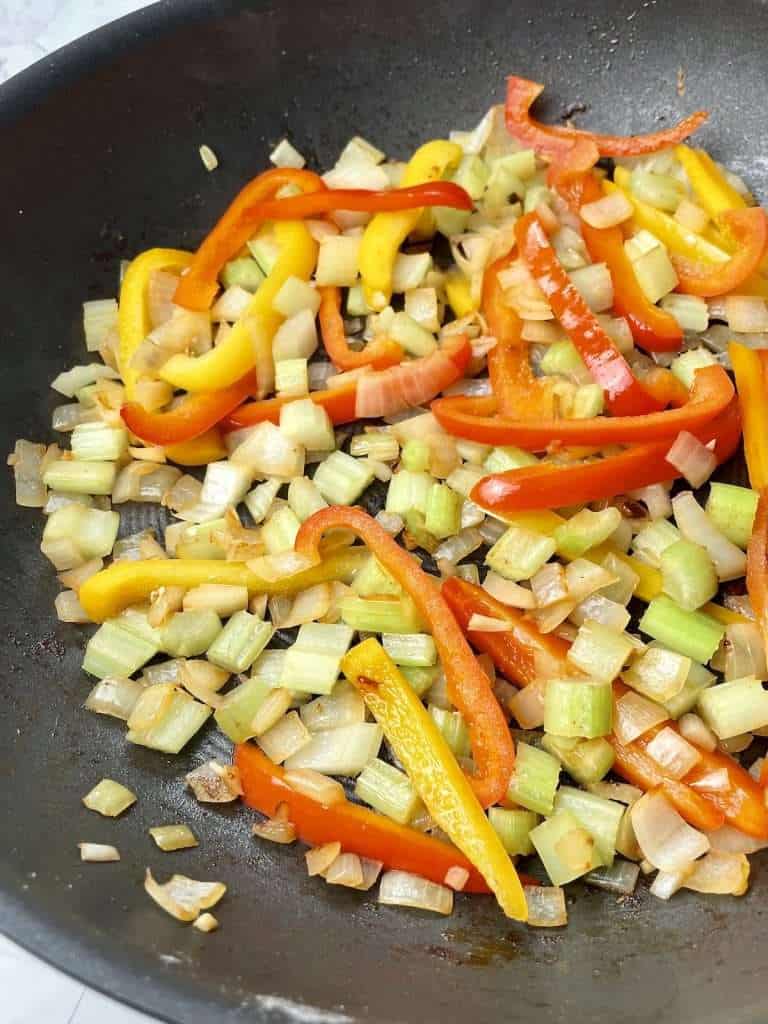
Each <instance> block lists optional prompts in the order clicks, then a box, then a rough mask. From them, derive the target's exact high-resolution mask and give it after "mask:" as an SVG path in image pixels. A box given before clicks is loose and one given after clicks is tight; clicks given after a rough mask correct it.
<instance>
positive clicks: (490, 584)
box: [483, 569, 536, 609]
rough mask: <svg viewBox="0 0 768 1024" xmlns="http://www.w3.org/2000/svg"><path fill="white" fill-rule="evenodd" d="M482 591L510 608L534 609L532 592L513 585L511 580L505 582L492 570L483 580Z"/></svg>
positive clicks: (516, 584) (534, 600)
mask: <svg viewBox="0 0 768 1024" xmlns="http://www.w3.org/2000/svg"><path fill="white" fill-rule="evenodd" d="M483 590H485V591H487V592H488V593H489V594H490V595H491V597H495V598H496V600H497V601H501V603H502V604H508V605H510V606H511V607H512V608H526V609H530V608H535V607H536V598H535V597H534V595H533V593H532V591H530V590H528V588H527V587H521V586H520V584H519V583H513V582H512V580H505V579H504V577H503V576H500V575H499V574H498V573H497V572H495V571H494V570H493V569H491V571H490V572H489V573H488V574H487V575H486V577H485V579H484V580H483Z"/></svg>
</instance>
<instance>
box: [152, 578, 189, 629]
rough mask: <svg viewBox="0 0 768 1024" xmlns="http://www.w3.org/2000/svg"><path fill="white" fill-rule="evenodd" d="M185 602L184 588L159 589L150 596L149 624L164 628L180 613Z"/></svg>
mask: <svg viewBox="0 0 768 1024" xmlns="http://www.w3.org/2000/svg"><path fill="white" fill-rule="evenodd" d="M183 601H184V587H159V588H158V589H157V590H155V591H153V592H152V594H151V595H150V599H149V603H150V608H149V611H148V613H147V622H148V623H149V625H150V626H162V625H163V623H164V622H165V621H166V620H167V619H168V618H170V616H171V615H173V613H174V612H180V611H181V608H182V604H183Z"/></svg>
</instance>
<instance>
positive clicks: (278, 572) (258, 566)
mask: <svg viewBox="0 0 768 1024" xmlns="http://www.w3.org/2000/svg"><path fill="white" fill-rule="evenodd" d="M246 564H247V566H248V568H249V569H250V570H251V571H252V572H255V573H257V574H258V575H260V576H263V577H264V579H266V580H268V581H269V582H270V583H276V582H277V581H278V580H283V579H286V578H287V577H288V576H295V575H296V573H298V572H303V571H304V570H305V569H311V568H312V566H313V565H315V564H316V563H315V560H314V559H312V558H311V557H310V556H309V555H300V554H298V553H297V552H296V551H283V552H281V553H280V554H279V555H262V556H260V557H259V558H252V559H250V560H249V561H248V562H247V563H246ZM289 606H290V601H289ZM287 614H288V613H287V612H286V616H287ZM275 625H276V626H277V625H278V624H277V623H275ZM281 625H282V623H281Z"/></svg>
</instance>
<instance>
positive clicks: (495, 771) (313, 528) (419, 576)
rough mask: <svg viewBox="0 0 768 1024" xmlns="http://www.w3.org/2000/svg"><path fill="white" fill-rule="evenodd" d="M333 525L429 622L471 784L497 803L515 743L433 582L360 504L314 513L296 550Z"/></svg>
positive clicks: (313, 549) (484, 799)
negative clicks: (460, 723) (469, 759)
mask: <svg viewBox="0 0 768 1024" xmlns="http://www.w3.org/2000/svg"><path fill="white" fill-rule="evenodd" d="M336 528H341V529H348V530H352V531H353V532H354V533H356V534H357V535H358V536H359V537H360V538H361V539H362V540H363V541H364V542H365V543H366V544H367V545H368V547H369V548H370V550H371V552H372V554H373V555H375V557H376V558H377V559H378V560H379V562H381V564H382V566H383V567H384V568H385V569H386V570H387V571H388V572H390V573H391V574H392V575H393V576H394V577H395V579H396V580H397V582H398V583H399V584H400V586H401V587H402V588H403V589H404V590H405V591H407V592H408V593H409V594H410V595H411V597H412V598H413V600H414V602H415V604H416V607H417V608H418V610H419V612H420V614H421V615H422V617H423V618H424V620H425V621H426V622H427V623H429V626H430V629H431V632H432V636H433V637H434V640H435V644H436V646H437V650H438V653H439V654H440V657H441V660H442V664H443V670H444V672H445V678H446V683H447V688H448V696H449V698H450V700H451V703H452V704H454V705H455V706H456V708H458V710H459V711H460V712H461V714H462V715H463V717H464V720H465V721H466V723H467V727H468V729H469V735H470V741H471V744H472V756H473V759H474V762H475V774H474V775H472V776H470V781H471V783H472V788H473V789H474V791H475V795H476V796H477V798H478V800H479V801H480V803H481V804H482V805H483V807H490V806H491V804H495V803H498V802H499V800H501V799H502V798H503V797H504V795H505V794H506V791H507V787H508V786H509V780H510V777H511V775H512V771H513V768H514V763H515V748H514V744H513V742H512V737H511V735H510V732H509V729H508V728H507V723H506V721H505V719H504V714H503V712H502V710H501V708H500V706H499V703H498V701H497V700H496V698H495V696H494V695H493V691H492V689H491V684H490V680H489V679H488V676H487V675H486V674H485V672H483V670H482V668H481V667H480V665H479V664H478V661H477V659H476V658H475V656H474V654H473V653H472V650H471V648H470V646H469V644H468V643H467V641H466V639H465V637H464V634H463V633H462V631H461V630H460V629H459V627H458V625H457V623H456V619H455V618H454V617H453V615H452V613H451V610H450V608H449V607H448V605H447V604H446V602H445V600H444V598H443V597H442V596H441V593H440V587H439V585H438V583H437V581H436V580H435V579H434V578H433V577H431V576H428V575H427V574H426V573H425V572H424V571H423V570H422V569H421V568H419V566H418V564H417V563H416V562H414V560H413V558H412V557H411V556H410V555H409V554H408V552H407V551H405V550H404V549H403V548H401V547H400V545H399V544H398V543H397V542H396V541H395V540H393V538H392V537H390V536H389V534H388V533H386V532H385V531H384V530H383V529H382V528H381V527H380V526H379V524H378V523H377V522H376V520H375V519H372V518H371V516H369V515H368V514H367V512H364V511H363V510H362V509H359V508H342V507H338V506H337V507H331V508H326V509H321V510H320V511H319V512H315V514H314V515H312V516H310V518H309V519H307V520H306V521H305V522H304V523H303V524H302V526H301V529H300V530H299V532H298V534H297V536H296V542H295V549H296V551H297V552H299V553H300V554H307V555H312V556H317V555H318V554H319V544H320V539H321V537H322V535H323V532H324V531H325V530H332V529H336Z"/></svg>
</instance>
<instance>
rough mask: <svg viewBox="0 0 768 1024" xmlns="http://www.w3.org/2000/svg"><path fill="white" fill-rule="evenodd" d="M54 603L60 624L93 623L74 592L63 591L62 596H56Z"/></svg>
mask: <svg viewBox="0 0 768 1024" xmlns="http://www.w3.org/2000/svg"><path fill="white" fill-rule="evenodd" d="M53 603H54V607H55V609H56V617H57V618H58V620H59V622H79V623H83V622H90V621H91V619H90V618H89V617H88V613H87V612H86V610H85V608H83V606H82V605H81V604H80V601H79V599H78V596H77V594H76V593H75V591H74V590H62V592H61V593H60V594H57V595H56V598H55V600H54V602H53Z"/></svg>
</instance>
